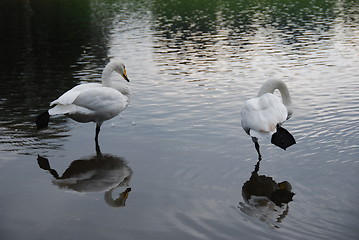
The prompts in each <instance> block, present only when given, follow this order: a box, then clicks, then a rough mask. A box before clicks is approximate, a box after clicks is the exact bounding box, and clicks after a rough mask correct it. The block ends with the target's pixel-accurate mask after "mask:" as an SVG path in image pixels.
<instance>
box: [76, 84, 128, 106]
mask: <svg viewBox="0 0 359 240" xmlns="http://www.w3.org/2000/svg"><path fill="white" fill-rule="evenodd" d="M73 104H74V105H76V106H80V107H83V108H87V109H89V110H92V111H96V112H107V111H112V109H117V111H122V110H123V109H125V107H126V106H127V104H128V98H127V97H125V96H124V95H122V94H121V93H120V92H118V91H117V90H115V89H113V88H109V87H101V88H91V89H87V90H86V91H83V92H81V93H80V94H79V95H78V96H77V98H76V99H75V100H74V101H73Z"/></svg>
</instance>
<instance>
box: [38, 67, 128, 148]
mask: <svg viewBox="0 0 359 240" xmlns="http://www.w3.org/2000/svg"><path fill="white" fill-rule="evenodd" d="M113 72H117V73H119V74H120V75H121V76H122V77H123V78H124V79H125V80H126V81H129V79H128V78H127V75H126V69H125V65H123V64H122V63H120V62H110V63H108V64H107V65H106V67H105V68H104V70H103V72H102V84H99V83H86V84H82V85H78V86H76V87H74V88H72V89H70V90H69V91H67V92H65V93H64V94H63V95H61V96H60V97H59V98H58V99H56V100H54V101H52V102H51V103H50V106H53V105H55V107H53V108H51V109H50V110H49V111H47V112H45V113H43V114H41V115H40V116H39V117H38V119H37V120H36V126H37V128H38V129H41V128H44V127H47V125H48V123H49V118H50V115H57V114H63V115H66V116H68V117H70V118H71V119H73V120H75V121H77V122H82V123H86V122H95V123H96V136H95V139H96V141H97V140H98V134H99V132H100V128H101V125H102V123H103V122H104V121H106V120H109V119H111V118H113V117H115V116H117V115H118V114H119V113H120V112H122V111H123V110H124V109H125V108H126V106H127V105H128V102H129V98H130V90H129V88H128V87H127V86H126V84H125V83H124V82H123V81H112V80H111V79H110V78H111V75H112V73H113Z"/></svg>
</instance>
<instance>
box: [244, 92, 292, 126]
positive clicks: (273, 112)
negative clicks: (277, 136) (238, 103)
mask: <svg viewBox="0 0 359 240" xmlns="http://www.w3.org/2000/svg"><path fill="white" fill-rule="evenodd" d="M287 115H288V112H287V109H286V107H285V106H284V104H283V103H282V100H281V99H280V98H279V97H278V96H275V95H273V94H270V93H268V94H264V95H262V96H261V97H257V98H252V99H249V100H247V101H246V102H245V104H244V107H243V109H242V112H241V116H242V119H241V124H242V127H243V129H244V130H245V131H246V132H247V133H249V131H250V130H252V131H257V132H259V133H273V132H275V130H276V126H277V124H281V123H283V122H284V121H285V120H286V118H287Z"/></svg>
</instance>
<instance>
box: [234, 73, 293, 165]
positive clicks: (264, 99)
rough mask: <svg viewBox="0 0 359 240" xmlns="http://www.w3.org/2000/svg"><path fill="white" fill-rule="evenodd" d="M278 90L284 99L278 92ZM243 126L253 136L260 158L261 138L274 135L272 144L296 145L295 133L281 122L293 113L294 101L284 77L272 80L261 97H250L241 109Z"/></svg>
mask: <svg viewBox="0 0 359 240" xmlns="http://www.w3.org/2000/svg"><path fill="white" fill-rule="evenodd" d="M276 89H278V90H279V92H280V93H281V96H282V99H281V98H279V97H278V96H276V95H274V94H273V93H274V91H275V90H276ZM241 116H242V119H241V124H242V128H243V129H244V131H246V133H247V134H248V135H250V136H251V137H252V140H253V142H254V144H255V148H256V150H257V152H258V156H259V159H261V154H260V151H259V144H258V140H259V139H264V138H269V137H271V143H273V144H274V145H276V146H278V147H280V148H282V149H284V150H285V149H286V148H287V147H290V146H292V145H293V144H295V140H294V138H293V136H292V135H291V134H290V133H289V132H288V131H287V130H286V129H284V128H283V127H281V125H282V124H283V122H284V121H286V120H288V119H289V118H290V117H291V116H292V101H291V97H290V94H289V90H288V88H287V85H286V84H285V83H284V82H283V81H281V80H268V81H266V82H265V83H264V84H263V86H262V88H261V89H260V90H259V93H258V95H257V97H255V98H251V99H249V100H247V101H246V102H245V104H244V106H243V109H242V111H241Z"/></svg>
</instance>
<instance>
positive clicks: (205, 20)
mask: <svg viewBox="0 0 359 240" xmlns="http://www.w3.org/2000/svg"><path fill="white" fill-rule="evenodd" d="M358 9H359V4H358V1H355V0H347V1H345V0H343V1H340V0H337V1H334V0H333V1H332V0H308V1H307V0H304V1H299V0H297V1H287V0H272V1H234V0H233V1H231V0H227V1H225V0H224V1H200V0H191V1H187V0H182V1H167V0H157V1H155V0H153V1H150V0H143V1H129V0H128V1H126V0H124V1H115V0H113V1H105V0H103V1H95V0H92V1H88V0H78V1H60V0H46V1H45V0H37V1H35V0H34V1H31V0H23V1H20V0H15V1H13V0H11V1H10V0H5V1H1V2H0V19H1V21H0V33H1V40H0V53H1V55H0V59H1V65H0V76H1V81H0V88H1V95H0V110H1V115H0V130H1V136H0V150H1V152H0V192H1V195H0V239H37V240H38V239H49V238H52V239H79V238H81V239H119V238H121V239H173V240H174V239H357V238H358V236H359V230H358V227H357V226H358V224H359V218H358V216H359V208H358V199H359V189H358V187H357V186H358V184H359V177H358V176H359V140H358V134H359V111H358V110H359V72H358V66H359V10H358ZM111 59H123V61H124V63H125V64H126V68H127V73H128V76H129V78H130V79H131V82H130V88H131V90H132V100H131V102H130V105H129V106H128V108H127V109H126V110H125V111H124V112H123V113H121V115H120V116H118V117H116V118H114V119H112V120H110V121H108V122H105V123H104V125H103V127H102V130H101V134H100V146H99V147H100V148H101V149H100V150H101V153H100V152H99V151H97V152H96V148H95V143H94V139H93V138H94V132H95V126H94V124H90V123H89V124H79V123H76V122H74V121H72V120H69V119H66V118H63V117H58V118H54V119H53V121H52V122H51V123H50V125H49V128H48V129H46V130H43V131H40V132H39V131H37V130H36V129H35V126H34V119H35V118H36V116H37V115H38V114H39V113H40V112H42V111H44V110H46V109H47V107H48V104H49V102H51V101H52V100H53V99H55V98H57V97H58V96H60V95H61V93H63V92H64V91H66V90H68V89H70V88H71V87H73V86H75V85H77V84H80V83H85V82H95V81H98V80H99V78H100V75H101V71H102V69H103V67H104V65H105V64H106V63H107V62H108V61H109V60H111ZM270 78H280V79H283V80H284V81H285V82H286V83H287V84H288V87H289V89H290V91H291V94H292V97H293V103H294V114H293V116H292V118H291V119H290V120H289V121H288V122H286V123H285V124H284V126H285V127H286V128H287V129H288V130H289V131H290V132H291V133H292V134H293V135H294V137H295V138H296V141H297V144H296V145H294V146H292V147H290V148H288V149H287V151H283V150H281V149H279V148H277V147H275V146H273V145H270V144H267V143H262V145H261V149H262V154H263V161H262V162H261V164H260V168H259V174H260V175H265V176H267V177H272V179H273V180H275V181H276V182H280V181H284V180H286V181H288V182H290V183H291V185H292V187H293V192H295V194H296V195H295V196H294V198H293V201H292V202H290V203H289V204H288V208H281V209H279V208H276V211H274V210H270V209H268V208H264V207H262V208H255V207H253V206H251V205H250V204H248V203H247V202H246V201H244V200H243V198H242V186H243V184H244V183H245V182H246V181H248V180H249V178H250V177H251V172H252V171H253V170H254V166H255V164H256V162H257V155H256V152H255V149H254V146H253V143H252V141H251V140H250V138H249V137H248V136H247V135H246V134H245V132H244V131H243V130H242V128H241V126H240V110H241V107H242V104H243V103H244V101H245V100H246V99H248V98H251V97H254V96H256V94H257V92H258V90H259V88H260V86H261V85H262V84H263V82H264V81H266V80H267V79H270ZM97 150H99V149H97ZM38 155H40V156H41V158H39V161H38ZM50 169H51V170H50ZM130 190H131V191H130ZM127 194H128V195H127ZM126 197H127V199H126Z"/></svg>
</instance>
